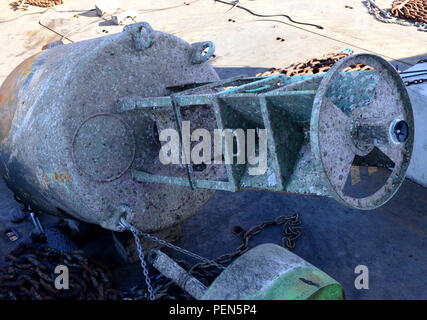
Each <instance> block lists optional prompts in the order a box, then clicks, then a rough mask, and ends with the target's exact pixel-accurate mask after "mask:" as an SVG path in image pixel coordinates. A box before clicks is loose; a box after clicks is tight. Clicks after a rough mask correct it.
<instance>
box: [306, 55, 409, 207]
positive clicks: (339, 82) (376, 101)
mask: <svg viewBox="0 0 427 320" xmlns="http://www.w3.org/2000/svg"><path fill="white" fill-rule="evenodd" d="M356 64H364V65H368V66H371V67H373V68H374V69H375V70H371V71H362V72H341V71H342V70H343V69H345V68H346V67H349V66H352V65H356ZM355 126H357V127H358V129H360V130H358V131H359V132H362V134H360V135H358V136H357V137H355V136H354V134H353V133H354V131H355V130H354V128H355ZM310 137H311V141H310V143H311V148H312V151H313V155H314V158H315V160H316V165H317V167H318V169H319V171H320V172H322V174H323V175H324V179H323V180H324V181H325V182H326V184H327V186H328V189H329V192H330V194H331V196H333V197H334V198H335V199H336V200H338V201H339V202H341V203H343V204H344V205H346V206H349V207H352V208H357V209H361V210H370V209H374V208H377V207H379V206H381V205H383V204H384V203H386V202H387V201H388V200H389V199H390V198H391V197H392V196H393V195H394V194H395V193H396V191H397V190H398V189H399V187H400V185H401V184H402V182H403V180H404V178H405V174H406V170H407V168H408V166H409V161H410V159H411V154H412V148H413V142H414V119H413V113H412V107H411V102H410V100H409V96H408V93H407V91H406V87H405V85H404V83H403V81H402V79H401V78H400V76H399V74H398V73H397V72H396V70H395V69H394V68H393V66H391V65H390V64H389V63H388V62H387V61H385V60H384V59H382V58H380V57H378V56H375V55H371V54H358V55H353V56H349V57H347V58H345V59H343V60H341V61H339V62H337V63H336V64H335V65H334V67H333V68H332V69H331V70H330V71H329V72H328V73H327V74H326V75H325V77H324V78H323V80H322V82H321V84H320V86H319V88H318V90H317V94H316V97H315V99H314V102H313V111H312V116H311V122H310ZM374 147H377V148H378V149H379V150H380V151H381V152H382V153H384V154H385V155H386V156H387V157H388V158H389V159H390V160H391V161H393V162H394V168H393V170H392V172H391V174H390V176H389V177H388V179H387V180H386V182H385V183H384V185H383V186H382V187H381V188H379V189H378V190H377V191H376V192H374V193H373V194H371V195H369V196H366V197H363V198H355V197H351V196H348V195H345V194H344V192H343V189H344V185H345V182H346V180H347V177H348V175H349V173H350V169H351V166H352V163H353V160H354V158H355V156H356V155H366V154H367V153H368V152H370V151H371V150H372V149H373V148H374Z"/></svg>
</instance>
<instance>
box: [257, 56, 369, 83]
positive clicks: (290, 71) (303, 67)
mask: <svg viewBox="0 0 427 320" xmlns="http://www.w3.org/2000/svg"><path fill="white" fill-rule="evenodd" d="M351 54H352V53H347V52H342V53H335V52H330V53H327V54H325V55H324V56H323V57H321V58H312V59H309V60H307V61H304V62H297V63H294V64H291V65H290V66H288V67H286V68H278V69H276V68H270V69H269V70H268V71H266V72H261V73H258V74H257V75H256V76H257V77H262V76H273V75H277V74H285V75H286V76H287V77H293V76H304V75H311V74H318V73H323V72H328V71H329V70H330V69H331V68H332V66H333V65H334V64H335V63H337V62H338V61H339V60H341V59H343V58H345V57H347V56H349V55H351ZM363 70H372V68H371V67H369V66H365V65H363V64H357V65H354V66H350V67H348V68H345V69H344V70H343V71H363Z"/></svg>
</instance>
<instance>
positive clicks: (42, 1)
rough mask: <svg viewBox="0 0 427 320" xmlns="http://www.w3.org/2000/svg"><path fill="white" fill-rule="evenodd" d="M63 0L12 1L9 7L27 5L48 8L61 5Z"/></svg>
mask: <svg viewBox="0 0 427 320" xmlns="http://www.w3.org/2000/svg"><path fill="white" fill-rule="evenodd" d="M63 3H64V1H63V0H24V1H14V2H12V3H11V4H10V5H11V6H13V7H17V6H21V5H23V4H27V5H30V6H36V7H42V8H49V7H53V6H56V5H59V4H63Z"/></svg>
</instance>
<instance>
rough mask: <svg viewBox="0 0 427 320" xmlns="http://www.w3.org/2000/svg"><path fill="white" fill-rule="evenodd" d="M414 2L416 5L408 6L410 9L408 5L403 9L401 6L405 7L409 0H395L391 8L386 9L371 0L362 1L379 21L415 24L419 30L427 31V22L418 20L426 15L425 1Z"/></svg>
mask: <svg viewBox="0 0 427 320" xmlns="http://www.w3.org/2000/svg"><path fill="white" fill-rule="evenodd" d="M414 2H416V3H417V5H416V7H414V6H412V5H411V6H410V8H411V9H412V11H411V10H409V7H406V9H403V7H405V6H406V5H407V4H408V3H409V0H406V1H405V0H398V1H395V2H394V3H393V5H392V8H391V9H390V10H387V11H384V10H383V9H381V8H380V7H379V6H378V5H377V4H376V3H375V1H373V0H367V1H365V2H364V4H365V5H366V7H367V8H368V12H369V13H370V14H371V15H373V16H374V17H375V19H377V20H378V21H380V22H384V23H394V24H398V25H401V26H416V27H418V30H419V31H424V32H427V23H426V22H425V21H419V20H418V19H419V18H420V17H424V19H425V17H426V15H425V12H426V5H425V3H426V1H425V0H424V1H419V0H418V1H414ZM414 10H416V11H414ZM401 15H403V16H401ZM405 15H406V16H407V17H406V16H405ZM414 18H415V19H414Z"/></svg>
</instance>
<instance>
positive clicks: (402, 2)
mask: <svg viewBox="0 0 427 320" xmlns="http://www.w3.org/2000/svg"><path fill="white" fill-rule="evenodd" d="M390 12H391V14H392V15H393V16H395V17H398V18H404V19H409V20H413V21H417V22H421V23H427V1H426V0H397V1H394V2H393V4H392V5H391V9H390Z"/></svg>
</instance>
